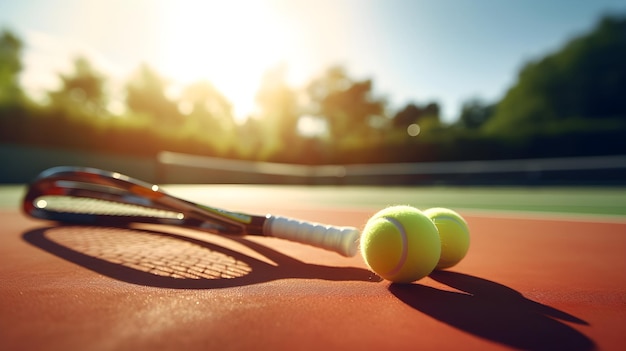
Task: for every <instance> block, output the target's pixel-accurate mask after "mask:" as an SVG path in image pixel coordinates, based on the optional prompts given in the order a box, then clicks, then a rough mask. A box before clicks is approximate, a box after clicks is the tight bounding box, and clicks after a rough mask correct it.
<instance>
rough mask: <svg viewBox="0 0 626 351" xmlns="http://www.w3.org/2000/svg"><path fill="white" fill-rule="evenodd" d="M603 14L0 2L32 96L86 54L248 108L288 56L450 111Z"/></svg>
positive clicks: (312, 4)
mask: <svg viewBox="0 0 626 351" xmlns="http://www.w3.org/2000/svg"><path fill="white" fill-rule="evenodd" d="M606 13H618V14H622V15H624V14H626V2H624V1H623V0H622V1H617V0H594V1H582V0H552V1H545V0H544V1H540V0H438V1H434V0H429V1H426V0H413V1H411V0H266V1H262V0H258V1H254V0H252V1H245V0H232V1H191V0H189V1H185V0H179V1H174V0H172V1H159V0H126V1H124V0H90V1H82V0H56V1H52V0H21V1H9V0H0V27H5V28H8V29H11V30H13V31H15V32H16V33H17V34H18V35H19V36H20V37H21V38H22V39H23V40H24V41H25V43H26V50H25V53H24V63H25V70H24V72H23V75H22V82H23V84H24V85H25V86H26V87H27V88H28V89H29V90H30V91H32V92H33V94H35V95H36V94H37V93H38V92H39V93H41V92H42V91H45V90H46V89H51V88H54V87H55V86H56V85H57V84H58V78H57V77H58V74H59V73H61V72H67V71H68V70H69V69H70V68H69V67H70V64H71V61H72V59H73V57H75V56H76V55H83V56H87V57H88V58H89V59H90V60H91V61H92V62H93V63H94V65H95V66H96V68H97V69H99V70H100V71H102V72H104V73H105V74H107V76H109V77H111V87H112V90H115V86H116V82H117V83H118V90H119V89H121V88H120V87H121V85H122V82H124V81H126V80H128V79H129V78H130V77H131V76H132V73H133V71H135V70H136V69H137V67H138V66H139V64H140V63H142V62H146V63H148V64H150V65H151V66H153V67H154V68H155V69H157V71H159V72H160V73H162V74H163V75H165V76H166V77H168V78H169V79H170V80H171V81H172V82H173V83H174V84H173V85H176V84H181V85H182V84H185V83H188V82H190V81H193V80H197V79H207V80H209V81H211V82H212V83H213V84H214V85H215V86H216V87H217V89H218V90H220V91H222V92H223V93H224V95H226V96H227V97H228V98H229V99H230V100H231V102H233V104H234V105H235V111H236V113H237V114H238V115H240V116H244V115H247V114H249V113H252V111H253V110H254V94H255V92H256V89H257V88H258V86H259V81H260V79H261V77H262V75H263V72H264V71H265V70H266V69H267V68H269V67H271V66H275V65H277V64H286V65H287V67H288V70H289V71H288V72H289V82H290V83H291V84H293V85H294V86H300V85H302V84H304V83H306V82H307V81H308V80H309V79H311V78H312V77H315V76H319V75H320V74H321V73H322V72H323V71H324V70H325V69H326V68H327V67H329V66H330V65H334V64H340V65H343V66H344V67H345V68H346V69H347V70H348V72H349V73H350V75H352V76H353V77H355V78H359V79H360V78H372V79H373V80H374V84H375V89H376V92H377V94H379V95H381V96H384V97H386V98H387V100H388V101H389V103H390V107H391V108H392V109H396V108H399V107H401V106H402V105H404V104H406V103H407V102H416V103H418V104H424V103H428V102H431V101H437V102H439V103H440V104H441V105H442V107H443V114H444V116H443V117H444V119H445V120H447V121H451V120H454V119H455V118H456V117H457V116H458V113H459V108H460V105H461V103H462V102H463V101H467V100H468V99H470V98H475V97H478V98H482V99H484V100H486V101H495V100H496V99H498V98H500V97H501V96H502V95H503V94H504V93H505V92H506V90H507V89H508V87H510V86H511V85H512V84H513V83H514V82H515V79H516V76H517V72H518V71H519V69H520V68H521V67H522V66H523V65H524V64H525V63H526V62H528V60H532V59H537V58H540V57H542V56H543V55H545V54H547V53H549V52H552V51H555V50H557V49H558V48H560V47H561V46H562V45H564V44H565V43H566V42H567V40H568V39H570V38H572V37H573V36H576V35H579V34H583V33H585V32H587V31H589V30H590V29H591V28H593V26H594V24H595V23H596V22H597V21H598V19H599V18H600V16H601V15H603V14H606ZM172 94H175V89H174V91H173V92H172ZM120 98H121V97H120Z"/></svg>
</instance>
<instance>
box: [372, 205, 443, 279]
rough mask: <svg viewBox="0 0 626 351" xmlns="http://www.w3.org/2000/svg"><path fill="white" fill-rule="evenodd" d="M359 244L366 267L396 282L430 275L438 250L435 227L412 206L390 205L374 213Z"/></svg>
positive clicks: (436, 260) (438, 241) (437, 234)
mask: <svg viewBox="0 0 626 351" xmlns="http://www.w3.org/2000/svg"><path fill="white" fill-rule="evenodd" d="M360 246H361V254H362V256H363V259H364V260H365V263H367V265H368V266H369V268H370V269H371V270H372V271H374V272H376V273H377V274H378V275H380V276H381V277H383V278H384V279H387V280H389V281H392V282H396V283H410V282H413V281H416V280H419V279H421V278H423V277H425V276H427V275H429V274H430V273H431V272H432V271H433V270H434V269H435V266H436V265H437V262H438V261H439V256H440V253H441V241H440V240H439V233H438V232H437V227H436V226H435V224H434V223H433V222H432V221H431V220H430V218H428V217H427V216H426V215H424V214H423V213H422V212H421V211H420V210H418V209H416V208H414V207H411V206H392V207H388V208H386V209H383V210H381V211H379V212H378V213H376V214H374V216H372V217H371V218H370V219H369V220H368V221H367V224H366V225H365V228H364V229H363V233H362V234H361V242H360Z"/></svg>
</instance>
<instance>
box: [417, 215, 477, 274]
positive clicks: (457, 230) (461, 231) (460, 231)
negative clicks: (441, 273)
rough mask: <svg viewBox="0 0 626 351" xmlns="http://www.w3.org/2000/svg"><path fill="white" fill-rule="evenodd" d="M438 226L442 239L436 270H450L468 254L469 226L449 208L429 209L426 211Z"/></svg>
mask: <svg viewBox="0 0 626 351" xmlns="http://www.w3.org/2000/svg"><path fill="white" fill-rule="evenodd" d="M424 214H425V215H426V216H428V217H429V218H430V219H431V220H432V221H433V223H435V225H436V226H437V229H438V231H439V237H440V238H441V257H440V258H439V262H438V263H437V267H436V269H445V268H450V267H452V266H454V265H456V264H457V263H459V262H460V261H461V260H462V259H463V258H464V257H465V255H466V254H467V251H468V250H469V246H470V232H469V226H468V225H467V222H466V221H465V219H463V217H461V215H460V214H458V213H457V212H455V211H453V210H450V209H447V208H441V207H436V208H429V209H427V210H424Z"/></svg>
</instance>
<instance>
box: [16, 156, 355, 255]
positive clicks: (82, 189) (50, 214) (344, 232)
mask: <svg viewBox="0 0 626 351" xmlns="http://www.w3.org/2000/svg"><path fill="white" fill-rule="evenodd" d="M22 208H23V211H24V213H26V214H27V215H29V216H31V217H34V218H39V219H45V220H52V221H58V222H63V223H73V224H88V225H108V226H111V225H115V226H126V225H129V224H131V223H156V224H167V225H178V226H185V227H191V228H196V229H201V230H206V231H209V232H213V233H217V234H236V235H261V236H273V237H278V238H282V239H286V240H291V241H295V242H300V243H303V244H308V245H312V246H315V247H319V248H322V249H326V250H330V251H335V252H337V253H339V254H341V255H344V256H348V257H350V256H354V255H355V254H356V251H357V246H358V239H359V236H360V233H359V230H358V229H357V228H354V227H338V226H331V225H325V224H321V223H313V222H306V221H301V220H298V219H293V218H287V217H282V216H274V215H270V214H268V215H266V216H258V215H250V214H245V213H238V212H231V211H227V210H225V209H221V208H217V207H211V206H206V205H201V204H197V203H193V202H190V201H187V200H184V199H181V198H178V197H175V196H172V195H170V194H168V193H166V192H165V191H163V190H161V189H160V188H159V186H158V185H153V184H149V183H146V182H143V181H140V180H137V179H133V178H131V177H128V176H126V175H123V174H120V173H117V172H109V171H105V170H100V169H96V168H86V167H68V166H62V167H54V168H50V169H48V170H45V171H43V172H42V173H41V174H40V175H39V176H38V177H37V178H36V179H35V180H34V181H33V182H32V183H31V184H30V186H29V188H28V191H27V193H26V195H25V197H24V201H23V206H22Z"/></svg>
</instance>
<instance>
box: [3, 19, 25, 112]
mask: <svg viewBox="0 0 626 351" xmlns="http://www.w3.org/2000/svg"><path fill="white" fill-rule="evenodd" d="M22 48H23V44H22V41H21V40H20V39H19V38H18V37H17V36H16V35H15V34H13V33H12V32H10V31H9V30H3V31H2V33H0V106H2V105H5V104H7V103H14V102H15V101H18V100H19V99H21V98H22V90H21V88H20V85H19V81H18V78H19V73H20V71H21V70H22V63H21V55H22Z"/></svg>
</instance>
